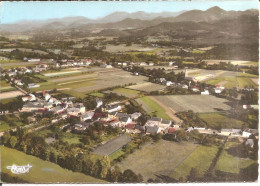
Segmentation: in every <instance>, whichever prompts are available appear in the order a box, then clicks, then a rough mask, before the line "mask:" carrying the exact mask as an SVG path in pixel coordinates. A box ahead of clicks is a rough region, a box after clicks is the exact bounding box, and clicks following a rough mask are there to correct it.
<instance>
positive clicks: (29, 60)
mask: <svg viewBox="0 0 260 186" xmlns="http://www.w3.org/2000/svg"><path fill="white" fill-rule="evenodd" d="M27 61H28V62H40V61H41V59H28V60H27Z"/></svg>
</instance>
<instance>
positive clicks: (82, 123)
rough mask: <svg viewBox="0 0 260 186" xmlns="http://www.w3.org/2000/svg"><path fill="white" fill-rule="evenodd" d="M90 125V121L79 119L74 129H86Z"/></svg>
mask: <svg viewBox="0 0 260 186" xmlns="http://www.w3.org/2000/svg"><path fill="white" fill-rule="evenodd" d="M89 126H90V123H86V122H85V121H78V122H77V123H76V124H75V125H74V126H73V129H74V130H76V131H84V130H86V129H87V128H88V127H89Z"/></svg>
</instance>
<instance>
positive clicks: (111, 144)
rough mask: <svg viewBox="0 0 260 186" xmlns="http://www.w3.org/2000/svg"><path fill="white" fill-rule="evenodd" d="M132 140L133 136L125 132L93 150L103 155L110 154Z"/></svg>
mask: <svg viewBox="0 0 260 186" xmlns="http://www.w3.org/2000/svg"><path fill="white" fill-rule="evenodd" d="M131 140H132V138H131V136H128V135H126V134H124V135H121V136H119V137H116V138H114V139H112V140H110V141H108V142H107V143H105V144H104V145H101V146H98V147H97V148H95V150H94V151H93V152H94V153H95V154H98V155H101V156H104V155H110V154H112V153H113V152H115V151H117V150H119V149H120V148H121V147H122V146H124V145H126V144H127V143H129V142H130V141H131Z"/></svg>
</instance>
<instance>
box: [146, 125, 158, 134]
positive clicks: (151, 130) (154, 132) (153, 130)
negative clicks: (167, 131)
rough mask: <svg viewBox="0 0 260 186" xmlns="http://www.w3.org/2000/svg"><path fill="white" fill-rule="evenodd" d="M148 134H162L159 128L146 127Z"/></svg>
mask: <svg viewBox="0 0 260 186" xmlns="http://www.w3.org/2000/svg"><path fill="white" fill-rule="evenodd" d="M145 128H146V134H152V135H154V134H158V133H159V132H160V128H159V127H158V126H146V127H145Z"/></svg>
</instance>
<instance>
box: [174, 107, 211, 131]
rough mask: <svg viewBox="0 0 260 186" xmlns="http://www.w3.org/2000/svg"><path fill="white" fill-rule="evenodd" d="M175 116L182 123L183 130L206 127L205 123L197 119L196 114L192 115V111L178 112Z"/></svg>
mask: <svg viewBox="0 0 260 186" xmlns="http://www.w3.org/2000/svg"><path fill="white" fill-rule="evenodd" d="M177 116H178V117H180V118H181V119H182V120H183V121H184V128H188V127H190V126H193V127H206V126H207V123H206V122H205V121H203V120H201V119H200V118H199V115H198V113H194V112H193V111H192V110H189V111H185V112H179V113H177Z"/></svg>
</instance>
